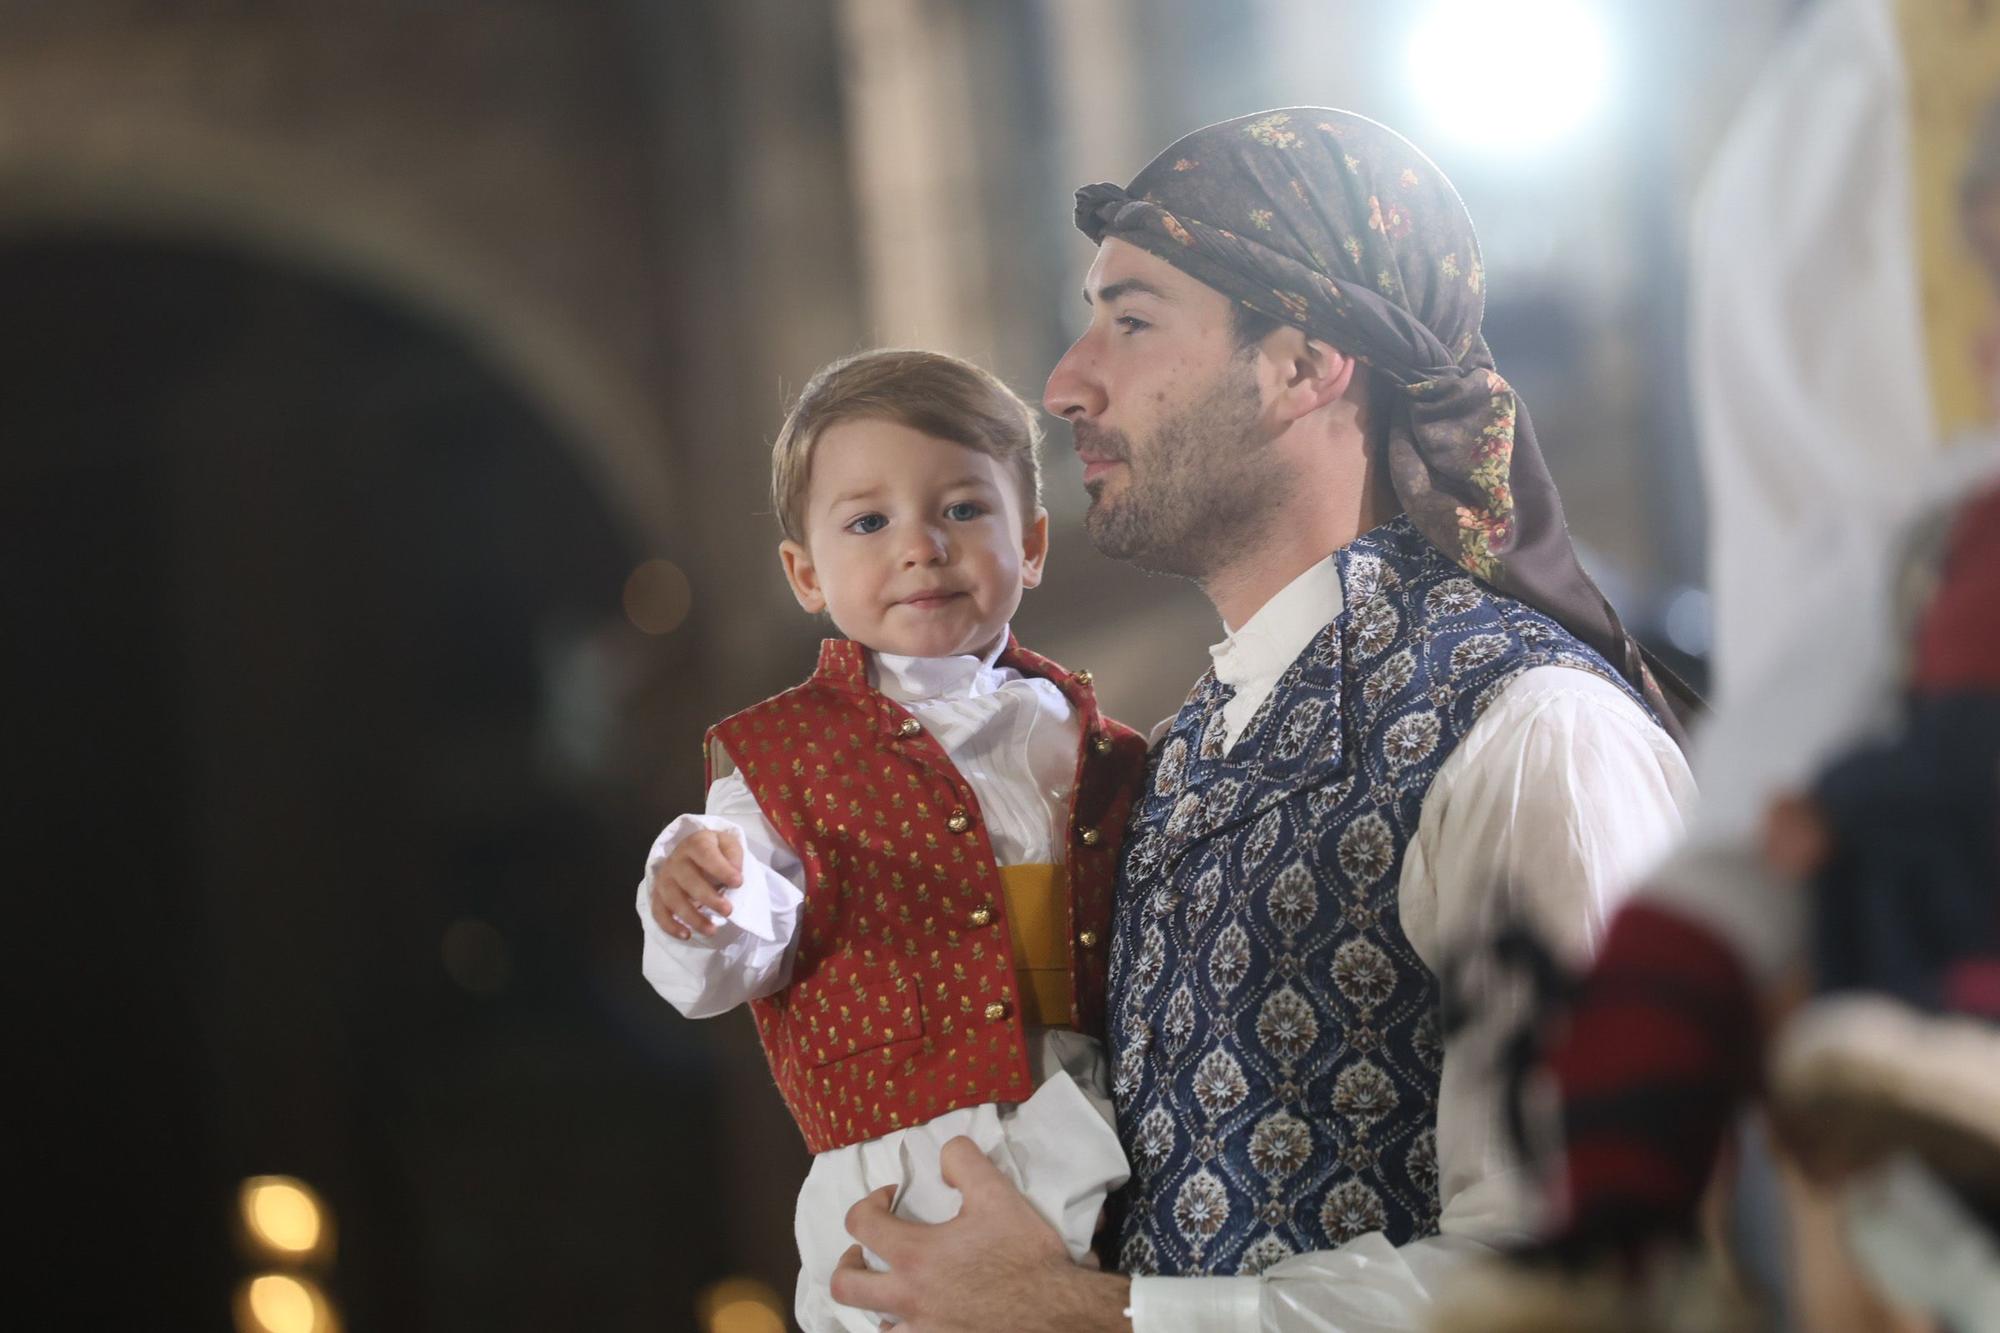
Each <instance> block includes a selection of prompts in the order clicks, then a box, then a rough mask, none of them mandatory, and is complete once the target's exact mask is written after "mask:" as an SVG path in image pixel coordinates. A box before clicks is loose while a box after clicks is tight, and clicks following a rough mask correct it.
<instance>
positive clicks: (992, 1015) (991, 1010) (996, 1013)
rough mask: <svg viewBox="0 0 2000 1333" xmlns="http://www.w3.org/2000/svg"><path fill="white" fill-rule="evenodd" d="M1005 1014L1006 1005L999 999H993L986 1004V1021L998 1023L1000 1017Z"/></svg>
mask: <svg viewBox="0 0 2000 1333" xmlns="http://www.w3.org/2000/svg"><path fill="white" fill-rule="evenodd" d="M1006 1016H1007V1006H1006V1004H1005V1002H1003V1001H1000V1000H995V1001H994V1002H993V1003H991V1004H989V1005H987V1006H986V1021H987V1022H989V1023H998V1022H999V1021H1000V1020H1001V1019H1003V1018H1005V1017H1006Z"/></svg>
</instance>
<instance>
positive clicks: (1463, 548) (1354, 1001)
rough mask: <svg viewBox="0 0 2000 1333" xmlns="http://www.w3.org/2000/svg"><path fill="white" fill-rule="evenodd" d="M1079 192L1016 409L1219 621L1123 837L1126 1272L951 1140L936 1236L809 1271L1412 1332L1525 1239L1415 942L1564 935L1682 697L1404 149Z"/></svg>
mask: <svg viewBox="0 0 2000 1333" xmlns="http://www.w3.org/2000/svg"><path fill="white" fill-rule="evenodd" d="M1077 201H1078V208H1077V222H1078V225H1079V227H1080V228H1081V229H1082V230H1083V231H1084V233H1085V234H1086V235H1088V236H1089V237H1090V238H1091V239H1092V240H1093V241H1095V242H1097V243H1098V246H1099V249H1098V253H1097V256H1096V260H1095V262H1094V263H1093V264H1092V266H1091V268H1090V272H1089V274H1088V275H1087V276H1086V278H1085V281H1084V295H1085V299H1086V300H1087V301H1088V302H1089V303H1090V305H1091V320H1090V324H1089V327H1088V328H1087V330H1086V331H1085V332H1084V334H1083V335H1082V337H1080V338H1079V339H1078V340H1077V342H1076V343H1075V345H1074V346H1072V347H1071V348H1070V350H1069V352H1068V353H1067V354H1066V355H1065V356H1064V357H1063V359H1062V361H1061V362H1060V363H1059V364H1058V365H1057V366H1056V368H1055V371H1054V373H1053V374H1052V375H1051V376H1050V378H1049V382H1048V388H1047V392H1046V396H1045V399H1044V402H1045V405H1046V406H1047V407H1048V409H1049V410H1050V411H1051V412H1052V413H1054V414H1055V415H1057V416H1060V417H1062V418H1063V419H1065V420H1066V421H1068V422H1069V423H1070V425H1071V427H1072V430H1073V432H1074V438H1075V447H1076V449H1077V452H1078V454H1079V456H1080V457H1081V458H1082V460H1083V463H1084V480H1085V484H1086V486H1087V487H1088V488H1089V491H1090V495H1091V507H1090V511H1089V515H1088V519H1087V525H1088V530H1089V533H1090V535H1091V538H1092V540H1093V541H1094V542H1095V543H1096V544H1097V545H1098V546H1099V547H1100V548H1101V549H1103V550H1104V551H1105V552H1107V553H1108V554H1111V555H1114V556H1117V557H1120V558H1123V559H1129V560H1132V561H1134V562H1136V563H1138V564H1140V565H1142V566H1145V567H1147V568H1150V569H1155V570H1159V571H1163V572H1169V573H1174V574H1179V575H1182V576H1185V577H1188V578H1191V579H1194V580H1195V581H1197V582H1198V583H1200V585H1201V586H1202V588H1203V590H1204V592H1205V593H1206V594H1207V595H1208V597H1209V599H1210V600H1211V601H1212V602H1213V604H1214V605H1215V608H1216V611H1217V613H1218V614H1219V615H1220V616H1221V618H1222V620H1223V622H1224V624H1225V627H1227V631H1228V632H1227V635H1226V637H1225V639H1224V640H1223V642H1222V643H1220V644H1218V645H1217V646H1216V647H1215V648H1213V649H1212V650H1211V652H1212V653H1213V656H1214V666H1213V669H1212V670H1211V671H1210V672H1208V673H1207V674H1205V675H1204V676H1203V678H1202V679H1201V680H1200V681H1199V682H1197V683H1196V685H1195V687H1194V689H1193V691H1192V693H1191V694H1190V695H1189V697H1188V700H1187V702H1186V704H1185V705H1184V706H1183V707H1182V709H1181V711H1180V712H1179V714H1178V715H1177V716H1176V717H1175V718H1174V719H1173V720H1172V722H1171V723H1170V724H1168V725H1167V726H1166V728H1165V730H1164V731H1163V732H1162V733H1161V734H1159V735H1158V736H1156V738H1155V741H1154V744H1153V747H1152V753H1151V758H1150V764H1149V767H1148V770H1147V772H1146V775H1145V780H1144V785H1143V786H1142V787H1141V789H1140V791H1139V793H1138V797H1137V800H1136V802H1135V804H1134V805H1133V808H1132V813H1131V816H1130V819H1129V821H1128V822H1127V825H1126V830H1125V840H1124V845H1123V849H1122V853H1121V860H1120V867H1119V875H1118V882H1117V888H1116V896H1115V903H1114V906H1113V916H1112V938H1111V942H1110V960H1109V979H1108V995H1107V1005H1106V1024H1107V1028H1106V1031H1105V1033H1104V1034H1103V1036H1104V1038H1105V1041H1106V1047H1107V1051H1108V1055H1109V1059H1110V1063H1111V1080H1110V1081H1111V1091H1112V1100H1113V1102H1114V1103H1115V1108H1116V1120H1117V1130H1118V1137H1119V1140H1120V1142H1121V1144H1122V1146H1123V1148H1124V1150H1125V1153H1126V1156H1127V1157H1128V1159H1129V1161H1130V1163H1131V1169H1132V1173H1133V1174H1132V1181H1131V1183H1130V1184H1129V1185H1128V1186H1127V1187H1126V1188H1125V1190H1124V1192H1123V1195H1122V1208H1121V1209H1120V1210H1118V1211H1119V1216H1118V1220H1117V1227H1118V1231H1117V1234H1116V1236H1115V1237H1114V1238H1113V1240H1112V1243H1111V1245H1110V1247H1109V1252H1110V1253H1111V1254H1113V1255H1115V1257H1116V1263H1115V1266H1116V1267H1117V1268H1119V1269H1120V1270H1122V1271H1121V1272H1119V1273H1116V1274H1114V1273H1105V1272H1099V1271H1096V1270H1094V1269H1093V1268H1091V1267H1090V1266H1088V1265H1079V1264H1076V1263H1074V1262H1072V1259H1071V1247H1066V1246H1065V1244H1064V1242H1063V1239H1062V1237H1061V1236H1060V1235H1058V1234H1057V1232H1056V1231H1055V1230H1054V1229H1053V1228H1051V1227H1050V1226H1049V1224H1048V1223H1047V1222H1045V1221H1043V1220H1042V1218H1041V1216H1039V1215H1038V1214H1037V1213H1036V1212H1035V1211H1034V1209H1032V1208H1031V1207H1029V1206H1028V1204H1027V1202H1026V1200H1025V1199H1024V1198H1023V1196H1022V1194H1021V1193H1020V1192H1019V1191H1018V1190H1017V1189H1015V1188H1014V1186H1013V1185H1011V1184H1010V1183H1009V1182H1008V1181H1007V1180H1006V1179H1005V1178H1004V1177H1003V1176H1002V1175H1001V1174H1000V1173H999V1172H998V1171H997V1170H996V1169H995V1168H994V1167H993V1165H992V1164H991V1163H990V1162H989V1161H988V1159H987V1158H986V1157H985V1156H983V1155H982V1154H981V1153H980V1151H979V1150H978V1148H977V1147H976V1146H974V1145H973V1144H971V1143H970V1142H968V1141H966V1140H962V1139H960V1140H953V1141H952V1142H950V1143H947V1144H946V1146H945V1148H944V1151H943V1155H942V1169H943V1178H944V1180H945V1181H946V1182H948V1183H949V1184H950V1185H952V1186H955V1187H956V1188H957V1189H959V1190H960V1191H962V1193H963V1196H964V1202H963V1207H962V1209H961V1211H960V1212H959V1214H958V1216H957V1217H956V1218H954V1219H953V1220H951V1221H948V1222H944V1223H942V1224H936V1225H926V1224H923V1223H918V1222H911V1221H906V1220H904V1219H903V1218H902V1217H898V1216H895V1215H893V1214H892V1213H891V1212H890V1211H889V1198H888V1195H887V1192H886V1191H883V1192H877V1193H876V1194H874V1195H871V1196H869V1197H867V1198H865V1199H864V1200H863V1201H862V1202H861V1203H860V1204H858V1205H856V1206H855V1207H854V1209H853V1210H852V1211H851V1212H850V1213H849V1216H848V1229H849V1231H850V1232H851V1233H852V1234H853V1236H854V1237H855V1238H856V1239H857V1240H858V1241H860V1242H861V1243H862V1244H864V1245H866V1246H867V1248H868V1250H869V1251H871V1252H872V1253H873V1254H875V1255H878V1256H880V1258H881V1259H882V1260H883V1261H886V1264H887V1271H879V1270H871V1269H869V1268H868V1267H867V1266H865V1265H864V1264H863V1263H862V1252H861V1247H860V1246H858V1245H857V1246H856V1247H855V1248H854V1249H853V1250H850V1251H849V1253H848V1255H847V1256H846V1258H845V1259H844V1260H843V1261H842V1265H841V1267H840V1269H839V1270H837V1271H836V1272H835V1273H834V1275H833V1280H832V1292H833V1295H834V1297H835V1298H836V1299H837V1300H839V1301H840V1302H842V1303H844V1304H846V1305H848V1306H853V1307H861V1308H865V1309H869V1310H875V1311H881V1312H884V1313H886V1314H888V1315H890V1316H893V1317H895V1318H898V1319H901V1320H903V1321H905V1322H906V1323H907V1324H908V1325H909V1326H910V1327H912V1328H914V1329H917V1330H943V1329H961V1328H963V1329H982V1330H983V1329H1000V1328H1006V1329H1015V1330H1035V1329H1097V1328H1105V1329H1126V1328H1136V1329H1138V1330H1141V1333H1148V1331H1153V1333H1158V1331H1163V1330H1175V1329H1228V1330H1237V1329H1240V1330H1246V1331H1247V1330H1253V1329H1269V1330H1287V1329H1300V1330H1303V1329H1328V1328H1338V1329H1360V1328H1367V1329H1391V1328H1412V1327H1418V1326H1420V1323H1421V1320H1422V1312H1423V1310H1424V1309H1425V1307H1426V1306H1427V1305H1428V1303H1429V1302H1430V1300H1431V1299H1432V1298H1433V1297H1434V1296H1435V1294H1436V1290H1437V1285H1438V1283H1439V1282H1440V1281H1441V1280H1442V1279H1443V1278H1444V1277H1445V1276H1446V1275H1447V1274H1448V1273H1449V1272H1450V1271H1451V1270H1452V1268H1453V1267H1454V1266H1455V1265H1457V1264H1459V1263H1461V1262H1462V1261H1463V1260H1464V1258H1465V1257H1467V1256H1468V1255H1473V1254H1477V1253H1479V1252H1481V1251H1482V1250H1483V1249H1485V1248H1486V1247H1487V1246H1490V1245H1493V1244H1496V1243H1500V1242H1504V1241H1507V1240H1511V1239H1516V1238H1520V1237H1523V1236H1525V1235H1526V1234H1528V1232H1529V1230H1530V1228H1531V1226H1532V1223H1533V1218H1532V1217H1531V1216H1530V1212H1529V1207H1530V1204H1529V1200H1530V1198H1531V1196H1532V1190H1531V1188H1530V1185H1529V1182H1527V1181H1525V1180H1524V1179H1523V1178H1522V1173H1521V1168H1520V1166H1519V1164H1518V1162H1517V1161H1516V1160H1515V1159H1514V1158H1513V1156H1512V1155H1511V1153H1510V1152H1509V1150H1508V1149H1507V1147H1506V1144H1505V1136H1504V1133H1503V1131H1502V1128H1501V1120H1500V1116H1499V1113H1498V1094H1497V1090H1496V1086H1495V1082H1494V1077H1493V1074H1492V1071H1491V1069H1490V1068H1489V1067H1488V1061H1487V1060H1486V1059H1484V1058H1482V1056H1480V1055H1479V1054H1477V1053H1475V1051H1474V1049H1473V1043H1472V1039H1471V1038H1470V1037H1469V1036H1465V1035H1453V1036H1446V1035H1445V1034H1443V1033H1442V1032H1441V1030H1440V1026H1439V1008H1440V992H1439V981H1438V972H1439V970H1440V965H1441V959H1442V958H1443V956H1444V951H1445V950H1446V949H1448V948H1449V947H1451V946H1452V945H1453V944H1455V943H1458V942H1460V941H1463V940H1467V939H1470V938H1472V937H1474V936H1476V935H1477V934H1478V933H1479V932H1480V931H1481V930H1482V929H1484V928H1487V927H1490V926H1492V925H1494V924H1496V923H1497V922H1499V921H1500V920H1501V919H1503V918H1504V917H1507V916H1509V915H1521V916H1526V917H1527V918H1528V919H1529V920H1530V921H1531V922H1532V923H1534V924H1535V925H1536V926H1538V927H1539V928H1540V929H1541V931H1542V933H1543V934H1544V935H1545V936H1546V937H1548V938H1550V939H1553V940H1554V941H1556V942H1558V944H1559V946H1560V947H1561V948H1562V949H1563V950H1564V951H1565V952H1566V953H1568V954H1569V955H1570V960H1571V961H1572V962H1575V961H1581V959H1582V958H1584V957H1585V956H1587V955H1588V953H1589V951H1590V950H1591V948H1592V947H1593V944H1594V941H1595V939H1596V937H1597V935H1598V933H1599V932H1600V931H1601V928H1602V925H1603V923H1604V921H1605V919H1606V917H1607V916H1609V915H1610V913H1611V911H1612V909H1613V907H1614V906H1615V895H1616V894H1618V893H1619V892H1620V891H1622V890H1623V889H1624V888H1625V887H1626V886H1627V885H1628V884H1629V883H1630V881H1631V880H1632V878H1633V877H1634V876H1635V875H1636V874H1637V873H1639V872H1640V871H1642V870H1643V869H1644V868H1646V866H1647V864H1648V863H1649V862H1650V861H1651V860H1652V859H1653V858H1655V857H1656V856H1658V855H1659V854H1661V853H1662V852H1664V851H1665V850H1666V849H1667V847H1668V846H1669V845H1670V844H1671V843H1672V841H1673V840H1674V839H1675V837H1676V836H1677V834H1678V833H1679V832H1680V829H1681V824H1682V819H1683V815H1684V813H1685V812H1686V810H1687V809H1688V808H1689V806H1690V804H1691V802H1692V799H1693V784H1692V781H1691V779H1690V778H1689V775H1688V770H1687V766H1686V764H1685V763H1684V762H1683V760H1682V757H1681V754H1680V750H1679V748H1678V745H1677V740H1678V738H1679V736H1680V726H1679V722H1678V721H1677V719H1676V716H1675V711H1674V710H1675V709H1676V708H1685V707H1686V706H1687V705H1688V704H1689V702H1690V700H1689V699H1687V698H1686V697H1684V696H1683V695H1682V693H1681V690H1680V687H1678V684H1677V682H1673V681H1671V679H1670V678H1666V677H1665V676H1664V675H1663V673H1659V672H1658V671H1657V670H1656V669H1655V668H1654V666H1653V664H1652V663H1651V662H1650V661H1649V660H1648V658H1647V657H1646V655H1645V654H1644V653H1643V652H1642V651H1641V650H1640V649H1639V647H1638V645H1637V644H1636V643H1634V641H1633V640H1632V639H1631V637H1630V636H1629V635H1628V634H1627V633H1626V632H1625V630H1624V628H1623V626H1622V625H1621V624H1620V623H1619V620H1618V618H1617V616H1616V614H1615V613H1614V612H1613V611H1612V609H1611V607H1610V606H1609V605H1608V603H1607V602H1606V601H1605V600H1604V598H1603V596H1602V595H1601V594H1600V593H1599V592H1598V590H1597V589H1596V587H1595V586H1594V585H1593V584H1592V583H1591V581H1590V579H1589V578H1588V576H1587V575H1586V574H1585V573H1584V572H1583V570H1582V568H1581V567H1580V565H1579V564H1578V562H1577V558H1576V554H1575V551H1574V549H1573V548H1572V546H1571V543H1570V540H1569V536H1568V532H1567V529H1566V527H1565V524H1564V519H1563V514H1562V508H1561V503H1560V501H1559V499H1558V497H1557V494H1556V491H1555V487H1554V485H1553V483H1552V482H1551V481H1550V478H1549V476H1548V472H1547V469H1546V467H1545V466H1544V464H1543V462H1542V458H1541V455H1540V451H1539V449H1538V448H1537V446H1536V443H1535V437H1534V432H1533V430H1532V427H1531V426H1530V424H1529V420H1528V415H1527V411H1526V408H1525V406H1524V405H1523V404H1522V403H1521V402H1520V401H1519V399H1518V398H1517V397H1516V395H1515V394H1514V392H1513V390H1512V389H1511V388H1510V387H1509V385H1508V384H1507V382H1506V381H1505V380H1504V379H1502V378H1501V377H1500V375H1499V374H1498V373H1497V372H1496V371H1495V369H1494V367H1493V363H1492V358H1491V356H1490V355H1489V354H1488V352H1487V349H1486V344H1485V341H1484V339H1483V338H1482V337H1481V335H1480V319H1481V314H1482V310H1483V297H1484V272H1483V269H1482V267H1481V262H1480V256H1479V250H1478V245H1477V242H1476V240H1475V238H1474V234H1473V231H1472V226H1471V221H1470V219H1469V217H1468V216H1467V215H1466V212H1465V209H1464V206H1463V204H1462V203H1461V201H1460V200H1459V198H1458V196H1457V194H1456V192H1455V191H1454V190H1453V189H1452V187H1451V185H1450V183H1449V182H1448V181H1447V180H1446V179H1445V178H1444V177H1443V175H1442V174H1441V173H1440V172H1439V171H1438V169H1437V168H1436V167H1435V166H1434V165H1433V164H1432V163H1431V162H1430V161H1429V160H1428V159H1427V158H1425V157H1424V156H1423V155H1422V154H1421V153H1420V152H1418V151H1417V150H1416V149H1415V148H1414V147H1413V146H1412V145H1410V144H1409V143H1408V142H1407V141H1405V140H1403V139H1402V138H1400V137H1399V136H1397V135H1396V134H1394V133H1392V132H1391V131H1389V130H1387V129H1385V128H1383V127H1382V126H1380V125H1377V124H1375V123H1373V122H1371V121H1368V120H1365V119H1362V118H1360V117H1358V116H1354V115H1351V114H1348V113H1345V112H1339V111H1332V110H1327V109H1322V108H1311V107H1302V108H1297V107H1295V108H1290V109H1287V110H1281V111H1274V112H1269V113H1263V114H1260V115H1256V116H1251V117H1245V118H1242V119H1239V120H1234V121H1229V122H1225V123H1223V124H1219V125H1215V126H1211V127H1209V128H1207V129H1203V130H1200V131H1197V132H1196V133H1194V134H1191V135H1189V136H1187V137H1186V138H1184V139H1182V140H1181V141H1180V142H1178V143H1176V144H1174V145H1173V146H1172V147H1170V148H1169V149H1168V150H1167V151H1166V152H1164V153H1162V154H1161V155H1160V156H1159V157H1158V158H1157V159H1155V160H1154V162H1153V163H1152V164H1151V165H1149V166H1148V167H1147V168H1146V169H1145V170H1144V171H1142V172H1141V173H1140V174H1139V176H1138V177H1137V178H1136V179H1135V180H1134V181H1133V182H1132V184H1131V185H1130V186H1129V187H1127V188H1125V189H1119V188H1117V187H1115V186H1110V185H1094V186H1089V187H1087V188H1085V189H1083V190H1081V191H1079V192H1078V196H1077ZM1669 692H1671V693H1672V695H1673V696H1675V697H1670V693H1669ZM1490 998H1491V1000H1492V1004H1491V1005H1490V1006H1488V1007H1489V1008H1490V1009H1492V1010H1495V1011H1497V1012H1496V1013H1495V1014H1494V1015H1493V1016H1494V1017H1497V1018H1499V1019H1502V1020H1504V1018H1505V1017H1506V1011H1507V1010H1508V1005H1507V1003H1506V1002H1505V1001H1504V1000H1503V999H1501V997H1499V996H1498V995H1497V994H1496V995H1494V996H1492V997H1490Z"/></svg>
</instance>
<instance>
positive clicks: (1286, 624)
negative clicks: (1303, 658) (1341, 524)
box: [1208, 556, 1341, 692]
mask: <svg viewBox="0 0 2000 1333" xmlns="http://www.w3.org/2000/svg"><path fill="white" fill-rule="evenodd" d="M1340 607H1341V594H1340V564H1339V562H1338V560H1337V559H1336V558H1335V557H1334V556H1328V557H1327V558H1326V559H1324V560H1319V561H1315V562H1314V563H1313V564H1312V565H1311V566H1309V567H1308V568H1307V569H1306V571H1305V572H1304V573H1303V574H1300V575H1299V576H1298V577H1297V578H1295V579H1293V580H1292V581H1291V582H1290V583H1287V584H1286V585H1285V586H1284V587H1283V588H1281V589H1279V590H1278V592H1277V594H1276V595H1275V596H1273V597H1272V598H1271V600H1270V601H1268V602H1266V603H1264V605H1262V606H1260V607H1258V608H1257V611H1256V614H1254V615H1252V616H1251V617H1250V619H1249V620H1247V621H1245V622H1244V623H1243V627H1242V628H1241V629H1237V630H1230V629H1229V627H1228V626H1227V625H1224V626H1223V629H1224V630H1226V631H1228V637H1227V638H1225V639H1224V640H1223V641H1222V642H1221V643H1218V644H1216V645H1215V646H1214V647H1212V648H1210V649H1209V650H1208V655H1209V656H1210V657H1211V658H1213V659H1214V660H1215V678H1216V679H1217V680H1219V681H1221V682H1222V683H1223V684H1224V685H1228V686H1230V687H1231V688H1233V689H1235V690H1237V691H1239V692H1240V691H1242V690H1243V688H1244V687H1245V686H1257V685H1266V686H1268V685H1270V684H1272V683H1273V682H1275V681H1276V680H1277V679H1278V677H1279V676H1282V675H1284V674H1285V668H1286V667H1289V666H1290V665H1291V664H1292V663H1293V662H1295V661H1297V660H1298V656H1299V654H1300V653H1302V652H1304V651H1305V650H1306V645H1307V644H1309V643H1311V642H1312V641H1313V636H1314V635H1316V634H1318V633H1319V632H1320V631H1321V630H1323V629H1325V628H1326V627H1327V625H1328V624H1329V623H1331V622H1332V620H1333V619H1334V617H1336V616H1338V615H1339V614H1340Z"/></svg>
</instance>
